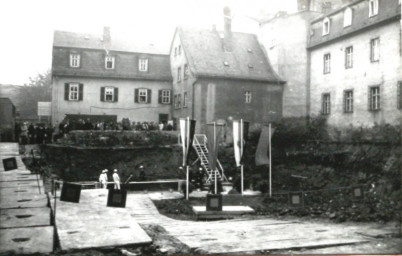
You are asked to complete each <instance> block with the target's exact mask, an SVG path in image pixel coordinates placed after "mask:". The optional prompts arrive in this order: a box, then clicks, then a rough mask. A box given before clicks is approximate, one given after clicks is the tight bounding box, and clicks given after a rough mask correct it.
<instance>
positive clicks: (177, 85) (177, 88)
mask: <svg viewBox="0 0 402 256" xmlns="http://www.w3.org/2000/svg"><path fill="white" fill-rule="evenodd" d="M179 46H180V48H181V50H180V54H178V52H177V51H178V47H179ZM175 49H176V54H175ZM185 64H187V65H188V67H189V72H188V77H187V78H186V79H185V78H184V65H185ZM179 67H180V68H181V81H180V82H178V81H177V76H178V71H177V70H178V68H179ZM170 68H171V74H172V77H173V91H172V95H173V97H172V98H173V99H174V95H180V97H181V106H180V107H179V108H175V105H174V102H172V115H173V118H174V119H176V120H178V119H179V118H185V117H190V118H194V117H193V115H194V112H193V102H194V97H193V84H194V83H195V81H196V80H197V79H196V78H195V77H194V75H193V73H192V72H191V66H190V65H189V64H188V59H187V56H186V53H185V51H184V48H183V46H182V44H181V41H180V37H179V34H178V33H177V34H175V37H174V38H173V41H172V48H171V52H170ZM185 92H186V93H187V106H186V107H184V106H183V103H184V93H185Z"/></svg>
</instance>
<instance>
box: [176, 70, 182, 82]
mask: <svg viewBox="0 0 402 256" xmlns="http://www.w3.org/2000/svg"><path fill="white" fill-rule="evenodd" d="M177 82H181V67H179V68H178V69H177Z"/></svg>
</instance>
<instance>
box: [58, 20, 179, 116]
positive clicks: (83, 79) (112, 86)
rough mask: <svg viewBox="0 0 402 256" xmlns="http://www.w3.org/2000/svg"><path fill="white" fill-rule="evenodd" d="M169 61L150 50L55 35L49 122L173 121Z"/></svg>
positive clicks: (113, 41)
mask: <svg viewBox="0 0 402 256" xmlns="http://www.w3.org/2000/svg"><path fill="white" fill-rule="evenodd" d="M171 81H172V77H171V74H170V67H169V56H168V54H167V52H166V51H164V50H160V49H159V48H157V47H155V46H154V45H138V44H137V43H136V42H135V41H134V42H132V41H129V40H120V39H115V38H113V39H112V37H111V35H110V29H109V28H107V27H106V28H105V29H104V33H103V35H91V34H85V33H73V32H63V31H55V33H54V41H53V56H52V123H53V124H56V123H58V122H61V121H62V120H63V119H64V118H66V117H67V118H70V119H77V118H85V119H88V118H89V119H91V120H94V121H106V120H113V121H120V120H122V119H123V118H129V119H130V121H137V122H138V121H139V122H144V121H147V122H150V121H153V122H167V121H168V120H169V119H171V106H170V105H171V87H172V84H171Z"/></svg>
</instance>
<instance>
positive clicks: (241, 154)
mask: <svg viewBox="0 0 402 256" xmlns="http://www.w3.org/2000/svg"><path fill="white" fill-rule="evenodd" d="M239 137H240V162H241V165H240V168H241V169H240V171H241V174H240V176H241V177H240V180H241V195H243V190H244V176H243V163H242V161H241V159H242V157H243V119H240V136H239Z"/></svg>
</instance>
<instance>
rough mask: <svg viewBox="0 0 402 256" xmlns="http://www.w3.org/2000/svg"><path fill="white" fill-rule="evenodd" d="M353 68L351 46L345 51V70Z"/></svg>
mask: <svg viewBox="0 0 402 256" xmlns="http://www.w3.org/2000/svg"><path fill="white" fill-rule="evenodd" d="M352 67H353V46H350V47H347V48H346V49H345V68H352Z"/></svg>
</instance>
